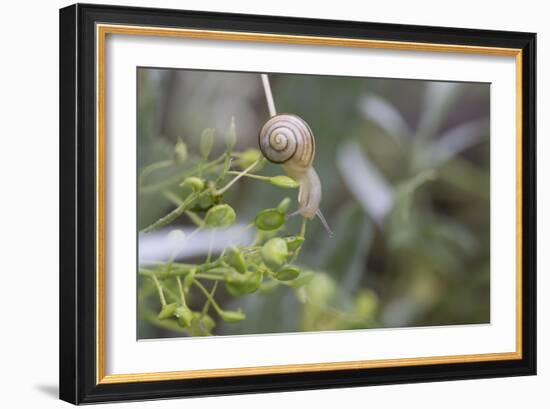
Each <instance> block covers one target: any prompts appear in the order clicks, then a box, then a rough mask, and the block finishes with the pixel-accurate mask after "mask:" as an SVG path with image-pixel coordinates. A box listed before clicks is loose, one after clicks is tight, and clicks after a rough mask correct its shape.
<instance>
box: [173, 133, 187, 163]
mask: <svg viewBox="0 0 550 409" xmlns="http://www.w3.org/2000/svg"><path fill="white" fill-rule="evenodd" d="M174 152H175V153H176V162H178V163H181V162H185V160H186V159H187V145H186V144H185V143H183V141H182V140H181V139H178V142H176V146H175V147H174Z"/></svg>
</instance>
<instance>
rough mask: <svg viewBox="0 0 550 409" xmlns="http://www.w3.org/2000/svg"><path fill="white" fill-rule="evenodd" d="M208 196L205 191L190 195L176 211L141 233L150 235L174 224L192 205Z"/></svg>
mask: <svg viewBox="0 0 550 409" xmlns="http://www.w3.org/2000/svg"><path fill="white" fill-rule="evenodd" d="M207 194H208V192H207V191H204V192H201V193H199V194H197V193H192V194H190V195H189V196H187V198H186V199H185V200H184V201H183V203H182V204H180V205H179V206H178V207H176V208H175V209H174V210H172V211H171V212H170V213H168V214H167V215H165V216H163V217H161V218H160V219H158V220H157V221H156V222H154V223H153V224H150V225H149V226H147V227H146V228H144V229H142V230H141V231H140V233H149V232H150V231H152V230H156V229H158V228H160V227H164V226H166V225H167V224H170V223H171V222H173V221H174V220H175V219H176V218H178V217H179V216H181V215H182V214H183V213H184V212H185V211H186V210H187V209H188V208H189V207H191V205H192V204H193V203H194V202H195V201H197V200H199V199H200V198H202V197H203V196H206V195H207Z"/></svg>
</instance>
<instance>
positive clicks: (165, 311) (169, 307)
mask: <svg viewBox="0 0 550 409" xmlns="http://www.w3.org/2000/svg"><path fill="white" fill-rule="evenodd" d="M177 307H178V304H176V303H172V304H165V305H163V306H162V309H161V310H160V312H159V315H158V316H157V317H158V319H159V320H165V319H166V318H170V317H171V316H172V315H174V311H175V310H176V308H177Z"/></svg>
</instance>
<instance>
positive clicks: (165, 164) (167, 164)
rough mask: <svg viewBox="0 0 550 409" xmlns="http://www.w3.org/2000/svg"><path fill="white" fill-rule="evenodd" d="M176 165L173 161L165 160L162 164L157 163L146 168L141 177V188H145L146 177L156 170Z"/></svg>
mask: <svg viewBox="0 0 550 409" xmlns="http://www.w3.org/2000/svg"><path fill="white" fill-rule="evenodd" d="M174 163H175V162H174V161H173V160H172V159H169V160H163V161H160V162H155V163H152V164H150V165H148V166H145V167H144V168H143V170H142V171H141V173H140V175H139V186H140V187H141V186H143V180H144V179H145V176H148V175H149V174H151V173H153V172H154V171H156V170H160V169H164V168H168V167H170V166H172V165H173V164H174Z"/></svg>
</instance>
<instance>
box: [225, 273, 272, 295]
mask: <svg viewBox="0 0 550 409" xmlns="http://www.w3.org/2000/svg"><path fill="white" fill-rule="evenodd" d="M262 277H263V275H262V273H261V271H254V272H249V273H247V274H246V275H243V274H235V273H234V274H231V275H229V276H228V277H227V278H226V280H225V288H226V289H227V291H229V293H230V294H231V295H233V296H235V297H237V296H239V295H244V294H251V293H254V292H256V290H257V289H258V288H259V287H260V284H261V283H262Z"/></svg>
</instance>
